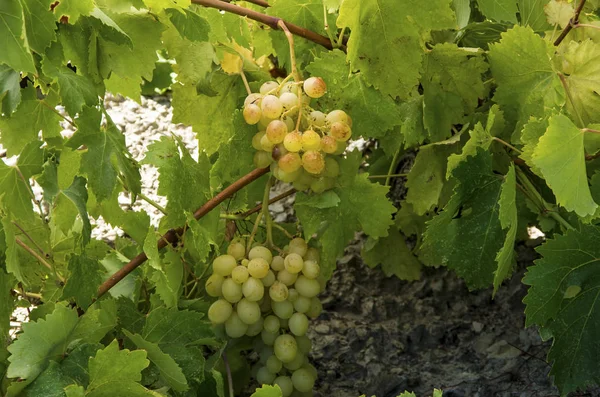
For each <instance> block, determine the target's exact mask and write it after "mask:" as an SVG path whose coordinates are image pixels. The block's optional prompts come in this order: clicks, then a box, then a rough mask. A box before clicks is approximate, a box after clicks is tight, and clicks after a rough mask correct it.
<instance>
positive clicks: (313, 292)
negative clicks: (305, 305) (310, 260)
mask: <svg viewBox="0 0 600 397" xmlns="http://www.w3.org/2000/svg"><path fill="white" fill-rule="evenodd" d="M294 287H295V288H296V291H298V293H299V294H300V295H302V296H306V297H307V298H312V297H313V296H317V295H319V292H321V284H319V282H318V281H317V280H314V279H310V278H308V277H306V276H300V277H298V279H297V280H296V282H295V283H294Z"/></svg>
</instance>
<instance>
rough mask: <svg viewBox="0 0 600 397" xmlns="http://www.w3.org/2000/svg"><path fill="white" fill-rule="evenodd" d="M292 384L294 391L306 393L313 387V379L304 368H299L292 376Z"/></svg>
mask: <svg viewBox="0 0 600 397" xmlns="http://www.w3.org/2000/svg"><path fill="white" fill-rule="evenodd" d="M292 383H293V384H294V387H295V388H296V390H298V391H300V392H302V393H307V392H309V391H311V390H312V388H313V387H314V386H315V377H314V376H313V374H312V373H311V372H310V371H309V370H307V369H306V368H300V369H297V370H296V371H294V373H293V374H292Z"/></svg>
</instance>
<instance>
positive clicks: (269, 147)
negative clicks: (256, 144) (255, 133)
mask: <svg viewBox="0 0 600 397" xmlns="http://www.w3.org/2000/svg"><path fill="white" fill-rule="evenodd" d="M274 147H275V143H273V142H271V140H270V139H269V137H268V136H267V134H266V133H265V135H263V136H261V138H260V148H261V150H264V151H265V152H269V154H270V153H271V152H273V148H274Z"/></svg>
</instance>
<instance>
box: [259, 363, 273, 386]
mask: <svg viewBox="0 0 600 397" xmlns="http://www.w3.org/2000/svg"><path fill="white" fill-rule="evenodd" d="M275 377H276V375H275V374H274V373H273V372H271V371H269V369H268V368H267V367H261V368H259V370H258V372H257V373H256V381H257V382H258V383H259V384H261V385H270V384H271V383H273V381H274V380H275Z"/></svg>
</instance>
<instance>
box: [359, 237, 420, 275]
mask: <svg viewBox="0 0 600 397" xmlns="http://www.w3.org/2000/svg"><path fill="white" fill-rule="evenodd" d="M361 256H362V258H363V259H364V261H365V263H366V264H367V265H368V266H369V267H376V266H377V265H379V264H381V270H383V273H384V274H385V275H386V276H388V277H389V276H391V275H394V276H396V277H398V278H399V279H400V280H418V279H419V278H421V262H419V260H418V259H417V258H416V257H415V256H414V255H413V253H412V252H411V250H410V248H408V246H407V245H406V241H405V240H404V236H403V235H402V234H401V233H400V232H399V231H398V229H397V228H395V227H391V228H390V230H389V235H388V236H386V237H381V238H379V239H373V238H371V237H369V239H368V240H367V242H366V243H365V245H364V247H363V249H362V251H361Z"/></svg>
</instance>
